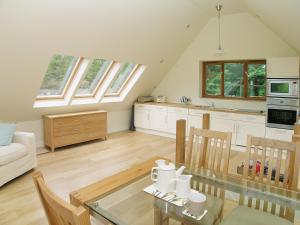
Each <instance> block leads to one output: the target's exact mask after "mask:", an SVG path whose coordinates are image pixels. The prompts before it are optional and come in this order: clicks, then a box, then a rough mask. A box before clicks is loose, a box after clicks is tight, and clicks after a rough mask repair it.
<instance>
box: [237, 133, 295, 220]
mask: <svg viewBox="0 0 300 225" xmlns="http://www.w3.org/2000/svg"><path fill="white" fill-rule="evenodd" d="M299 145H300V143H299V142H298V143H292V142H286V141H278V140H273V139H267V138H259V137H253V136H248V140H247V154H248V159H247V160H246V162H245V163H244V167H243V177H244V178H245V179H250V180H254V181H256V182H259V183H263V184H266V185H270V186H275V187H280V188H284V189H290V190H296V189H297V184H298V175H299V163H300V161H299V160H300V152H299V150H300V148H299ZM239 204H240V205H244V204H246V205H248V207H253V208H255V209H258V210H263V211H265V212H267V211H270V213H271V214H274V215H275V214H276V215H279V216H281V217H284V218H287V219H289V220H291V221H293V219H294V210H293V209H290V208H287V207H284V206H281V205H278V204H276V203H273V202H268V201H266V200H261V199H254V197H250V196H248V197H246V196H244V195H240V200H239Z"/></svg>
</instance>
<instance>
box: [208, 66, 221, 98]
mask: <svg viewBox="0 0 300 225" xmlns="http://www.w3.org/2000/svg"><path fill="white" fill-rule="evenodd" d="M221 74H222V68H221V65H206V94H207V95H221Z"/></svg>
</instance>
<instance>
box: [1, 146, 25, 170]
mask: <svg viewBox="0 0 300 225" xmlns="http://www.w3.org/2000/svg"><path fill="white" fill-rule="evenodd" d="M28 153H29V152H28V149H26V147H25V146H24V145H22V144H19V143H12V144H10V145H8V146H0V166H4V165H6V164H8V163H11V162H14V161H16V160H18V159H20V158H22V157H24V156H26V155H27V154H28Z"/></svg>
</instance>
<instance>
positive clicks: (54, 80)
mask: <svg viewBox="0 0 300 225" xmlns="http://www.w3.org/2000/svg"><path fill="white" fill-rule="evenodd" d="M77 59H78V58H77V57H74V56H63V55H54V56H53V57H52V59H51V61H50V63H49V66H48V69H47V71H46V74H45V76H44V79H43V82H42V85H41V88H40V91H39V94H38V95H40V96H42V95H61V94H62V92H63V89H64V87H65V85H66V83H67V81H68V79H69V77H70V75H71V73H72V70H73V68H74V66H75V64H76V61H77Z"/></svg>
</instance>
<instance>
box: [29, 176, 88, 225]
mask: <svg viewBox="0 0 300 225" xmlns="http://www.w3.org/2000/svg"><path fill="white" fill-rule="evenodd" d="M33 181H34V183H35V186H36V189H37V191H38V193H39V196H40V199H41V202H42V205H43V207H44V209H45V212H46V215H47V218H48V222H49V224H50V225H91V222H90V216H89V213H88V211H87V210H86V209H85V208H83V207H81V206H80V207H75V206H73V205H71V204H68V203H66V202H65V201H63V200H62V199H60V198H59V197H57V196H56V195H55V194H54V193H53V192H52V191H51V190H50V189H49V188H48V186H47V185H46V183H45V181H44V178H43V175H42V173H41V172H35V173H34V174H33Z"/></svg>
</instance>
